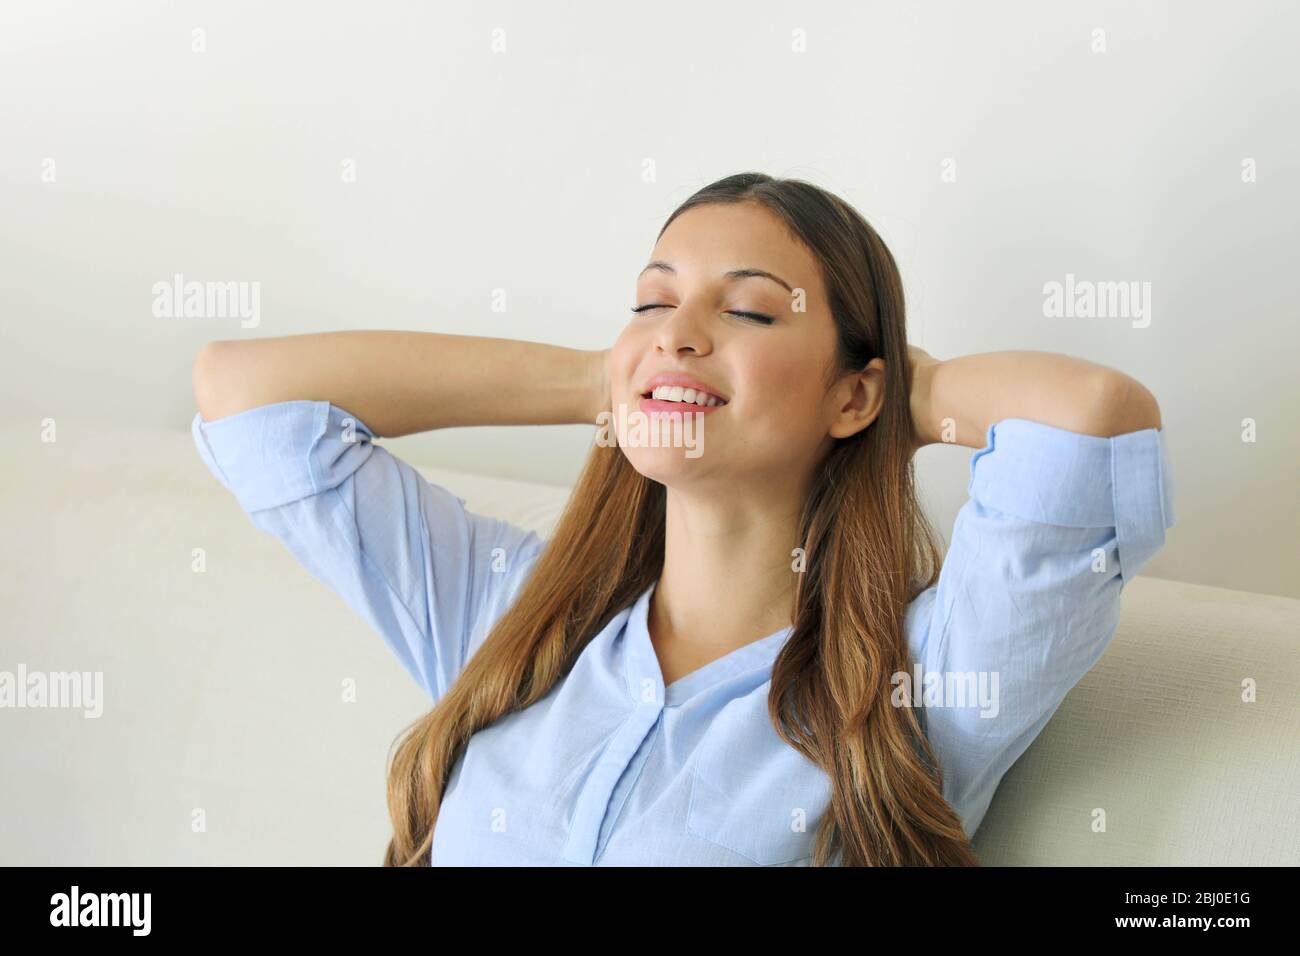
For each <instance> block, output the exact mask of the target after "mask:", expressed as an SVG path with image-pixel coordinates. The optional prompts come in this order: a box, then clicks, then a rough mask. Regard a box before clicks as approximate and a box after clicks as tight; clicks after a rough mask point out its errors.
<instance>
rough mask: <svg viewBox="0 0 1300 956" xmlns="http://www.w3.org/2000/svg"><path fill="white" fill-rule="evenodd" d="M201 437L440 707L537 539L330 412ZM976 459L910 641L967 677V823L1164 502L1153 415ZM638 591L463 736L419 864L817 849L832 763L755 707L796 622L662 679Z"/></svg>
mask: <svg viewBox="0 0 1300 956" xmlns="http://www.w3.org/2000/svg"><path fill="white" fill-rule="evenodd" d="M192 432H193V435H194V441H195V444H196V445H197V447H198V451H199V454H200V455H201V457H202V458H203V460H204V462H205V463H206V464H207V466H208V468H209V469H211V471H212V473H213V474H214V475H215V476H216V477H217V479H218V480H219V481H220V482H221V483H222V484H223V485H224V486H225V487H226V488H227V489H229V490H230V491H231V492H232V493H233V494H234V496H235V497H236V499H238V501H239V504H240V505H241V506H242V507H243V509H244V510H245V511H246V512H247V513H248V514H249V516H250V518H251V520H252V522H253V523H254V524H255V525H256V526H257V527H259V528H261V529H263V530H264V531H267V532H269V533H270V534H272V535H274V536H275V537H276V538H278V539H279V540H280V541H281V542H283V543H284V545H285V546H286V547H287V548H288V549H289V551H290V552H291V553H292V554H293V555H294V556H295V557H296V558H297V559H298V560H299V561H300V562H301V563H302V564H303V565H304V566H305V567H306V569H307V570H308V571H309V572H310V573H311V574H313V575H314V576H315V577H317V578H318V579H320V580H321V581H322V582H324V583H325V584H326V585H328V586H329V587H330V588H331V589H333V590H334V591H335V592H337V593H338V594H339V595H340V596H341V597H342V598H343V600H344V601H346V603H347V604H348V605H349V606H350V607H351V608H352V609H353V610H354V611H355V612H356V613H358V614H360V615H361V617H362V618H364V619H365V620H366V621H367V622H368V623H369V624H370V625H371V626H372V627H373V628H374V629H375V630H376V631H378V633H379V635H380V636H381V637H382V638H383V640H384V641H385V643H387V645H388V646H389V647H390V648H391V649H392V651H393V653H394V654H396V656H397V659H398V660H399V661H400V662H401V664H402V666H403V667H404V668H405V669H406V671H407V672H408V673H409V674H410V676H411V677H413V678H414V679H415V680H416V681H417V682H418V683H419V685H420V686H421V687H422V688H424V690H425V692H426V693H428V695H429V697H430V698H431V699H432V700H437V699H439V698H440V697H441V696H442V695H443V694H444V693H446V691H447V689H448V688H449V687H450V686H451V684H452V682H453V681H454V680H455V679H456V676H457V675H458V674H459V673H460V671H461V669H462V668H463V667H464V665H465V662H466V661H467V660H468V659H469V657H470V655H472V654H473V653H474V652H475V650H476V649H477V648H478V647H479V645H480V644H481V643H482V642H483V640H484V639H485V638H486V636H487V634H488V631H489V630H490V628H491V626H492V625H493V623H494V622H495V621H496V620H497V619H498V618H499V617H500V616H501V615H502V614H503V613H504V612H505V611H506V610H507V608H508V607H509V606H510V604H511V601H512V600H513V599H514V597H515V596H516V595H517V594H518V592H519V588H520V586H521V584H522V583H523V582H524V580H525V579H526V578H527V576H528V574H529V573H530V572H531V570H532V568H533V567H534V566H535V563H536V560H537V558H538V556H539V554H540V553H541V550H542V547H543V545H544V542H543V541H542V540H541V539H540V538H539V536H538V535H537V534H536V533H535V532H532V531H526V530H524V529H522V528H520V527H517V526H515V525H513V524H511V523H509V522H506V521H503V520H500V519H497V518H493V517H488V516H486V515H480V514H475V513H473V512H471V511H469V510H467V509H466V507H465V502H464V500H463V499H461V498H459V497H457V496H455V495H453V494H452V493H451V492H449V491H448V490H446V489H444V488H442V487H440V486H438V485H434V484H431V483H429V482H428V481H427V480H425V479H424V478H423V477H422V476H421V475H420V474H419V473H418V472H417V471H416V470H415V469H414V468H413V467H411V466H410V465H409V464H407V463H406V462H404V461H402V460H401V459H399V458H397V457H395V456H394V455H392V454H391V453H390V452H389V451H388V450H387V449H385V448H384V447H383V446H382V445H379V444H376V443H375V442H374V441H373V439H374V435H373V433H372V432H371V430H370V429H369V428H367V427H366V425H365V424H364V423H363V422H361V421H360V420H359V419H357V418H356V417H355V416H353V415H349V414H348V413H347V412H346V411H344V410H343V409H341V408H338V407H337V406H334V405H331V404H330V403H328V402H323V401H291V402H280V403H276V404H272V405H265V406H262V407H259V408H254V409H250V410H248V411H245V412H241V413H239V414H237V415H231V416H229V417H226V418H222V419H218V420H216V421H213V422H204V421H203V420H202V418H201V416H200V415H195V416H194V421H193V425H192ZM970 469H971V477H970V483H969V486H968V493H969V495H970V500H969V501H967V502H966V503H965V505H964V506H963V507H962V509H961V511H960V512H959V513H958V516H957V520H956V524H955V525H954V528H953V533H952V537H951V542H950V545H949V550H948V553H947V557H946V559H945V562H944V566H943V570H942V573H941V574H940V576H939V579H938V583H937V584H936V585H935V586H934V587H931V588H929V589H928V590H926V591H924V592H923V593H922V594H921V595H920V596H919V597H917V599H916V600H915V601H914V602H913V603H912V605H911V606H910V607H909V609H908V611H907V615H906V631H907V639H908V642H909V645H910V648H911V651H912V655H913V657H914V658H915V661H916V664H917V666H918V667H919V668H920V669H921V671H920V675H917V674H915V673H914V674H913V675H911V676H912V677H916V676H921V677H922V682H921V683H920V684H918V685H917V687H916V688H915V691H914V692H915V693H916V694H917V695H921V702H922V703H925V702H926V701H927V698H926V697H925V696H924V691H925V688H926V687H927V686H928V687H929V691H930V693H931V695H934V694H936V693H940V692H941V691H942V684H941V685H939V690H938V691H936V685H933V684H927V683H926V675H930V674H938V675H939V676H940V677H941V678H947V677H948V675H957V676H961V675H969V676H970V677H971V678H972V682H971V683H969V684H965V685H963V686H965V688H966V689H967V690H969V691H971V693H970V694H968V695H967V696H966V698H965V699H964V700H962V699H960V698H959V697H943V696H931V697H929V698H928V700H929V702H930V703H931V704H933V706H924V707H922V708H921V709H920V710H919V711H918V713H919V715H920V716H921V719H922V723H923V726H924V727H925V731H926V736H927V739H928V740H929V741H930V744H931V746H932V748H933V749H934V752H935V755H936V757H937V759H938V760H939V763H940V765H941V767H942V769H943V774H944V787H943V794H944V797H945V798H946V799H947V800H948V801H949V803H951V804H952V806H953V807H954V809H955V810H956V811H957V813H958V815H959V817H960V818H961V820H962V823H963V826H964V827H965V829H966V832H967V833H968V834H969V835H974V833H975V830H976V828H978V827H979V825H980V821H981V820H982V819H983V817H984V814H985V811H986V810H987V809H988V806H989V801H990V800H991V799H992V797H993V793H994V791H995V789H996V788H997V785H998V782H999V780H1001V778H1002V776H1003V774H1005V773H1006V771H1007V770H1008V768H1010V767H1011V765H1012V764H1013V763H1014V762H1015V761H1016V760H1017V759H1018V758H1019V757H1020V755H1021V754H1022V753H1023V752H1024V751H1025V749H1026V748H1027V747H1028V746H1029V744H1030V742H1031V741H1033V739H1034V738H1035V736H1037V734H1038V733H1039V731H1041V730H1042V729H1043V726H1044V725H1045V724H1046V723H1047V721H1048V719H1049V718H1050V717H1051V716H1052V714H1053V713H1054V712H1055V711H1056V709H1057V707H1058V705H1059V704H1060V703H1061V701H1062V699H1063V698H1064V697H1065V695H1066V693H1067V692H1068V691H1069V690H1070V688H1071V687H1073V686H1074V684H1075V683H1076V682H1077V681H1078V680H1079V678H1081V677H1082V676H1083V675H1084V674H1085V673H1086V672H1087V671H1088V670H1089V668H1091V667H1092V666H1093V664H1094V663H1096V661H1097V660H1098V658H1099V657H1100V656H1101V654H1102V652H1103V651H1104V650H1105V649H1106V645H1107V643H1108V642H1109V640H1110V638H1111V637H1112V635H1113V634H1114V631H1115V627H1116V624H1117V622H1118V619H1119V599H1120V591H1121V589H1122V588H1123V585H1124V583H1125V582H1126V581H1127V580H1129V579H1130V578H1132V577H1133V575H1134V574H1136V573H1137V572H1138V570H1139V569H1140V568H1141V567H1142V565H1143V564H1145V563H1146V561H1147V560H1148V559H1149V558H1150V557H1151V556H1152V555H1153V554H1154V553H1155V552H1156V550H1157V549H1158V548H1160V546H1161V545H1162V544H1163V543H1164V539H1165V529H1166V528H1169V527H1172V526H1173V522H1174V514H1173V486H1172V483H1171V474H1170V468H1169V458H1168V452H1167V449H1166V446H1165V433H1164V431H1163V430H1158V429H1146V430H1143V431H1137V432H1131V433H1129V434H1126V435H1119V436H1116V437H1113V438H1100V437H1096V436H1090V435H1080V434H1076V433H1073V432H1068V431H1064V430H1061V429H1058V428H1054V427H1051V426H1048V425H1043V424H1039V423H1035V422H1031V421H1027V420H1024V419H1018V418H1008V419H1005V420H1003V421H1000V422H997V423H996V424H994V425H992V426H990V428H989V430H988V435H987V443H986V444H985V446H984V447H983V448H981V449H979V450H978V451H977V452H976V453H975V455H974V457H973V458H972V459H971V463H970ZM498 549H499V550H498ZM652 592H653V586H651V587H650V588H648V589H647V590H646V591H645V592H644V593H643V594H641V595H640V597H639V598H638V599H637V600H636V601H635V603H634V604H633V605H632V606H630V607H628V608H625V609H623V610H622V611H620V612H619V613H618V614H617V615H615V616H614V618H613V619H612V620H611V621H610V622H609V624H608V626H606V627H605V628H604V630H602V631H601V633H600V634H598V635H596V637H595V638H594V639H593V640H592V641H591V642H590V643H589V644H588V645H587V646H586V648H585V649H584V651H583V652H582V655H581V657H580V658H579V659H578V661H577V663H576V665H575V666H574V668H573V670H572V671H571V672H570V674H569V675H568V676H567V677H565V678H564V679H563V680H561V681H560V682H558V683H557V684H556V685H555V686H554V687H553V688H552V689H551V691H550V693H549V694H547V696H546V697H545V698H543V699H542V700H540V701H538V702H537V703H536V704H534V705H533V706H531V707H529V708H527V709H526V710H523V711H520V712H518V713H514V714H510V715H508V716H507V717H505V718H503V719H501V720H500V721H498V722H497V723H495V724H493V725H492V726H490V727H487V728H485V729H483V730H481V731H479V732H478V733H476V734H475V735H474V736H473V737H472V738H471V739H470V742H469V744H468V746H467V747H466V748H465V750H464V752H463V754H462V756H461V757H460V759H459V760H458V762H457V763H456V765H455V766H454V768H453V771H452V774H451V777H450V779H449V783H448V787H447V789H446V792H445V794H444V799H443V802H442V806H441V809H440V811H439V817H438V824H437V827H436V829H435V834H434V842H433V852H432V863H433V864H434V865H447V864H452V865H455V864H469V865H557V866H566V865H588V866H590V865H597V866H600V865H742V866H743V865H755V864H759V865H795V866H806V865H808V864H809V862H810V857H811V853H812V839H813V834H814V832H815V830H816V826H817V823H818V822H819V820H820V818H821V817H822V815H823V814H824V813H825V812H826V810H827V807H828V805H829V801H830V787H829V778H828V777H827V776H826V774H825V773H824V772H823V771H822V770H820V769H819V768H817V767H816V766H814V765H813V764H812V763H810V762H809V761H807V760H806V759H805V758H804V757H803V756H802V755H800V754H798V753H797V752H796V751H794V750H793V749H792V748H791V747H789V746H788V745H787V744H785V743H784V742H783V741H781V740H780V739H779V738H778V737H777V735H776V732H775V731H774V730H773V728H772V725H771V721H770V719H769V717H768V713H767V692H768V689H769V684H770V677H771V667H772V663H773V661H774V660H775V659H776V656H777V653H778V652H779V651H780V649H781V646H782V644H783V643H784V641H785V640H786V639H787V638H788V637H789V635H790V633H791V630H792V629H791V628H789V627H787V628H785V629H784V630H782V631H778V632H777V633H775V634H770V635H768V636H767V637H764V638H762V639H760V640H757V641H754V642H753V643H751V644H747V645H745V646H744V647H741V648H740V649H738V650H735V651H733V652H731V653H729V654H727V655H726V656H725V657H722V658H719V659H717V660H715V661H713V662H711V663H709V664H706V665H705V666H704V667H701V668H699V669H697V670H695V671H693V672H691V673H689V674H687V675H686V676H685V677H682V678H681V679H680V680H677V681H674V682H673V683H671V684H669V685H668V686H667V687H665V686H664V684H663V678H662V674H661V671H660V669H659V664H658V659H657V657H656V655H655V652H654V649H653V647H652V645H651V642H650V637H649V632H648V631H647V627H646V611H647V608H648V606H649V600H650V596H651V593H652ZM980 675H982V676H983V678H984V680H985V683H984V684H983V685H978V683H977V681H978V679H979V676H980ZM995 679H996V683H994V680H995ZM979 686H982V687H983V689H984V691H985V693H984V694H981V693H980V692H979V691H978V690H977V687H979ZM990 702H993V706H990Z"/></svg>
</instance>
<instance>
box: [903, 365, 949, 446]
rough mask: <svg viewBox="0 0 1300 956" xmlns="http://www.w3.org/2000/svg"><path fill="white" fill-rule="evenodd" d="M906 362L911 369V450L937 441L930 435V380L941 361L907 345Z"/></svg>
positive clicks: (931, 423) (931, 425)
mask: <svg viewBox="0 0 1300 956" xmlns="http://www.w3.org/2000/svg"><path fill="white" fill-rule="evenodd" d="M907 356H908V362H909V364H910V365H911V370H912V391H911V396H910V405H911V410H912V434H913V450H915V449H918V448H922V447H924V446H926V445H929V444H931V443H932V442H935V441H938V439H937V438H934V437H931V431H932V428H933V424H934V423H933V421H932V412H931V404H930V382H931V379H932V377H933V374H934V370H935V368H937V367H938V366H939V365H942V364H943V363H942V362H941V361H940V360H939V359H937V358H935V357H934V356H933V355H931V354H930V353H929V352H927V351H926V350H925V349H923V348H920V347H918V346H915V345H909V346H908V347H907Z"/></svg>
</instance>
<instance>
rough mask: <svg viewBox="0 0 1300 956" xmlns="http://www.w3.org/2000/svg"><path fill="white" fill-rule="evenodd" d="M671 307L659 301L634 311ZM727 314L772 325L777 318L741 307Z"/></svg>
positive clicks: (634, 308) (633, 308) (639, 306)
mask: <svg viewBox="0 0 1300 956" xmlns="http://www.w3.org/2000/svg"><path fill="white" fill-rule="evenodd" d="M670 308H672V306H668V305H660V304H658V303H649V304H647V305H637V306H633V307H632V311H633V313H641V312H648V311H650V310H651V309H670ZM725 314H727V315H738V316H740V317H741V318H744V319H750V320H752V321H754V322H759V323H761V324H763V325H771V324H772V323H773V322H775V321H776V319H774V318H773V317H772V316H770V315H767V314H765V313H763V312H742V311H740V310H739V309H730V310H728V311H727V312H726V313H725Z"/></svg>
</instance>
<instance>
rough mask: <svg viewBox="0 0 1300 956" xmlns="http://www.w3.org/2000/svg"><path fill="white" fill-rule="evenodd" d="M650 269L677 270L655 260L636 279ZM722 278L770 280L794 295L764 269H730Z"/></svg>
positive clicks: (786, 283) (673, 271)
mask: <svg viewBox="0 0 1300 956" xmlns="http://www.w3.org/2000/svg"><path fill="white" fill-rule="evenodd" d="M651 269H657V270H659V271H660V272H667V273H669V274H670V275H677V270H676V269H674V268H673V266H672V264H671V263H668V262H664V261H663V260H662V259H655V260H654V261H653V262H651V263H650V264H649V265H648V266H646V267H645V268H644V269H642V270H641V272H640V274H639V275H638V276H637V278H638V279H639V278H641V276H643V275H645V274H646V273H647V272H649V271H650V270H651ZM722 276H723V278H724V279H731V280H736V279H771V280H772V281H773V282H776V283H779V284H780V285H781V286H783V287H784V288H785V290H786V291H787V292H789V293H791V294H793V293H794V289H793V288H791V286H790V283H788V282H786V281H785V280H784V279H782V278H781V277H780V276H778V275H773V274H772V273H770V272H768V271H767V270H766V269H732V270H731V271H730V272H724V273H723V274H722Z"/></svg>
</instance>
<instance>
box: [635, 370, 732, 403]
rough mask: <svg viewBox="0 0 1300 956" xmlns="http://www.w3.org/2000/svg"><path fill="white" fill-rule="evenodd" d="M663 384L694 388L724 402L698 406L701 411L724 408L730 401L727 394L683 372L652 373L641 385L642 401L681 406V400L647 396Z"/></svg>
mask: <svg viewBox="0 0 1300 956" xmlns="http://www.w3.org/2000/svg"><path fill="white" fill-rule="evenodd" d="M661 385H680V386H681V387H682V388H693V389H695V391H697V392H704V393H705V394H706V395H712V396H713V397H714V398H716V399H718V400H719V401H720V402H722V405H712V406H705V405H700V406H697V407H698V408H699V409H700V410H701V411H712V410H713V409H715V408H722V407H724V406H725V405H726V404H727V402H728V401H730V399H728V398H727V396H726V395H723V394H722V393H721V392H720V391H718V390H717V389H716V388H714V387H713V386H712V385H706V384H705V383H704V382H701V381H700V380H699V379H697V378H692V377H691V376H689V375H684V374H682V373H681V372H660V373H659V374H658V375H652V376H651V377H650V378H649V379H648V380H647V381H646V383H645V384H644V385H642V386H641V392H640V394H641V396H642V399H641V400H642V402H647V403H649V404H650V405H655V406H658V405H668V406H670V407H681V406H682V403H681V402H662V401H655V400H654V399H652V398H647V397H645V396H647V395H649V393H650V392H653V391H654V390H655V389H656V388H659V387H660V386H661Z"/></svg>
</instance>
